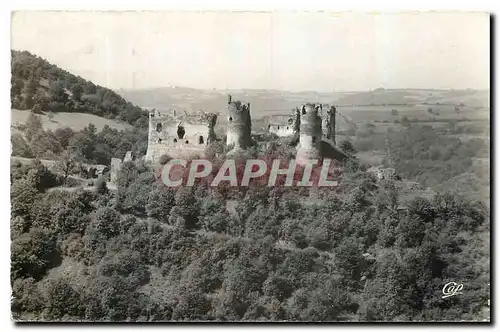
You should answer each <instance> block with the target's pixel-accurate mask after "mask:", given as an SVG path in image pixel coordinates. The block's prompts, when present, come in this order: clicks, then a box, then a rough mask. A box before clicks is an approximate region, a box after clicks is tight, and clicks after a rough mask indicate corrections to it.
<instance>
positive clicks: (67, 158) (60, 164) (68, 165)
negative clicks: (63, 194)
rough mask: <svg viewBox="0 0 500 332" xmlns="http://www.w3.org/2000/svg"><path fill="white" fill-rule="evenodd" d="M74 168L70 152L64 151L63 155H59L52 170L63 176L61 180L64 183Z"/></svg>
mask: <svg viewBox="0 0 500 332" xmlns="http://www.w3.org/2000/svg"><path fill="white" fill-rule="evenodd" d="M75 166H76V165H75V162H74V159H73V156H72V155H71V152H70V151H69V150H64V151H63V153H61V155H59V157H58V159H57V161H56V163H55V165H54V168H55V169H56V170H57V171H59V172H61V173H62V174H63V180H64V181H66V179H67V178H68V176H69V175H70V174H71V172H72V171H73V169H74V167H75Z"/></svg>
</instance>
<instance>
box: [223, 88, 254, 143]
mask: <svg viewBox="0 0 500 332" xmlns="http://www.w3.org/2000/svg"><path fill="white" fill-rule="evenodd" d="M227 108H228V126H227V143H226V144H227V145H228V146H229V145H232V144H234V150H238V149H246V148H248V147H249V146H250V142H251V137H250V134H251V131H252V120H251V118H250V103H242V102H241V101H239V100H237V101H232V98H231V95H229V96H228V101H227Z"/></svg>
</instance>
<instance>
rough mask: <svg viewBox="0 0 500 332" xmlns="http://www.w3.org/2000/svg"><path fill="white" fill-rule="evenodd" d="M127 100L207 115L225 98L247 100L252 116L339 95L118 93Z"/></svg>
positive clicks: (331, 99)
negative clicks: (230, 96) (202, 112)
mask: <svg viewBox="0 0 500 332" xmlns="http://www.w3.org/2000/svg"><path fill="white" fill-rule="evenodd" d="M119 93H120V94H121V95H122V96H124V97H125V98H127V99H128V100H130V101H132V102H133V103H136V104H137V105H140V106H142V107H149V108H157V109H160V110H168V109H174V108H175V109H185V110H187V111H188V112H190V111H198V110H200V109H203V110H205V111H207V112H216V113H217V112H219V113H221V114H223V112H225V105H226V104H227V95H228V94H231V95H232V96H233V99H241V100H243V101H249V102H250V103H251V108H252V117H253V118H260V117H263V116H266V115H272V114H283V113H289V112H290V111H291V110H292V109H294V108H295V107H297V106H298V105H300V104H302V103H304V102H305V101H311V102H313V101H314V102H321V103H325V104H326V103H329V104H331V103H333V102H334V101H335V100H336V99H338V98H339V97H340V94H338V93H319V92H312V91H304V92H290V91H280V90H253V89H238V90H236V89H233V90H215V89H214V90H202V89H192V88H184V87H162V88H154V89H141V90H119Z"/></svg>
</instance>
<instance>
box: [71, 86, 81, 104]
mask: <svg viewBox="0 0 500 332" xmlns="http://www.w3.org/2000/svg"><path fill="white" fill-rule="evenodd" d="M71 93H72V94H73V100H75V101H80V99H81V98H82V94H83V87H82V86H81V85H80V84H75V85H74V86H73V88H72V89H71Z"/></svg>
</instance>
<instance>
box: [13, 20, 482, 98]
mask: <svg viewBox="0 0 500 332" xmlns="http://www.w3.org/2000/svg"><path fill="white" fill-rule="evenodd" d="M489 24H490V20H489V16H488V14H485V13H460V12H448V13H399V14H394V13H393V14H376V13H371V14H370V13H324V12H309V13H306V12H273V13H271V12H261V13H259V12H253V13H252V12H220V11H219V12H181V11H177V12H133V11H130V12H36V11H23V12H15V13H13V15H12V26H11V48H12V49H15V50H28V51H30V52H32V53H35V54H36V55H39V56H41V57H43V58H45V59H47V60H48V61H49V62H51V63H53V64H56V65H58V66H59V67H61V68H63V69H66V70H68V71H70V72H71V73H73V74H76V75H80V76H82V77H83V78H85V79H88V80H91V81H93V82H94V83H96V84H99V85H103V86H106V87H109V88H111V89H146V88H157V87H165V86H183V87H192V88H203V89H213V88H216V89H240V88H247V89H279V90H290V91H305V90H307V91H312V90H315V91H324V92H330V91H354V90H358V91H359V90H370V89H376V88H379V87H383V88H436V89H465V88H473V89H488V88H489V81H490V30H489V29H490V28H489Z"/></svg>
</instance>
